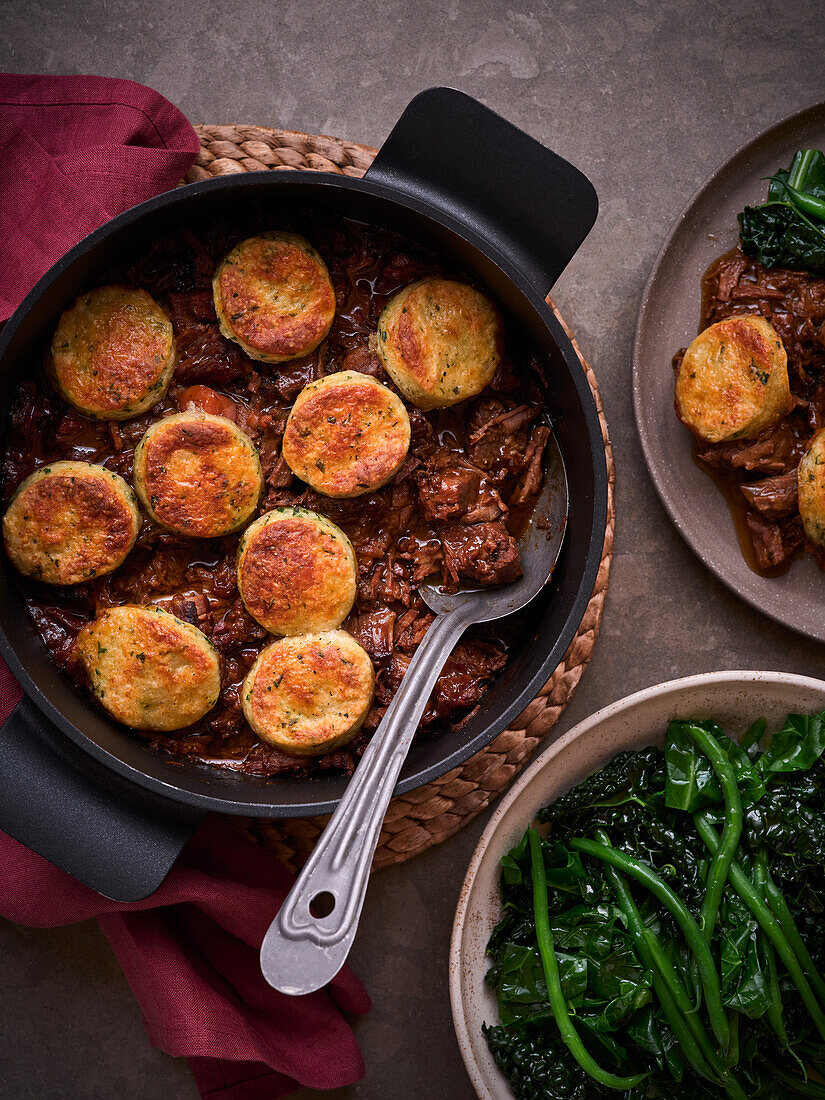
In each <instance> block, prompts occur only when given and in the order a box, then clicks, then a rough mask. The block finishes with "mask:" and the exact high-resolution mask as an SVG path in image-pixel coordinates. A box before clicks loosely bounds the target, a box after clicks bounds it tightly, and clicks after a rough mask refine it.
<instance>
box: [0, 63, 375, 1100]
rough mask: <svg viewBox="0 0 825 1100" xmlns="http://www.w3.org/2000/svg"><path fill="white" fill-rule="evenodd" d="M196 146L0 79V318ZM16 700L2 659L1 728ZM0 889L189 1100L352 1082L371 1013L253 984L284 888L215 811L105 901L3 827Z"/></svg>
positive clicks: (92, 89) (356, 1004)
mask: <svg viewBox="0 0 825 1100" xmlns="http://www.w3.org/2000/svg"><path fill="white" fill-rule="evenodd" d="M198 148H199V144H198V139H197V136H196V134H195V132H194V130H193V129H192V127H191V126H190V125H189V123H188V122H187V120H186V119H185V118H184V116H183V115H182V114H181V113H180V111H178V110H177V108H176V107H174V106H172V104H171V103H169V102H168V101H167V100H165V99H164V98H163V97H162V96H160V95H158V94H157V92H153V91H152V90H151V89H149V88H145V87H143V86H142V85H140V84H134V83H132V82H131V81H128V80H110V79H106V78H103V77H73V76H72V77H39V76H14V75H4V74H0V322H2V321H4V320H6V319H7V318H8V317H9V316H10V315H11V313H12V312H13V311H14V309H15V308H16V306H17V305H18V304H19V302H20V300H21V299H22V298H23V297H24V295H25V294H26V293H27V292H28V291H29V290H30V289H31V287H32V286H33V285H34V284H35V282H36V281H37V280H38V279H39V278H40V276H41V275H42V274H43V273H44V272H45V271H46V270H47V269H48V268H49V267H50V266H51V265H52V264H53V263H54V262H55V261H56V260H57V259H59V258H60V256H62V255H63V254H64V253H65V252H66V250H67V249H69V248H70V247H71V246H72V245H73V244H76V243H77V241H79V240H80V239H81V238H82V237H83V236H84V235H85V234H87V233H89V232H91V231H92V230H93V229H95V228H97V226H99V225H101V224H102V223H103V222H105V221H107V220H108V219H109V218H111V217H112V216H113V215H115V214H117V213H119V212H121V211H122V210H126V209H128V207H130V206H133V205H134V204H135V203H137V202H141V201H142V200H143V199H146V198H149V197H151V196H152V195H156V194H159V193H160V192H161V191H165V190H168V189H169V188H170V187H174V186H175V184H176V183H177V182H178V180H180V178H181V177H182V176H183V175H184V173H185V172H186V170H187V169H188V168H189V166H190V165H191V164H192V162H193V160H194V158H195V155H196V153H197V150H198ZM21 695H22V692H21V689H20V687H19V686H18V684H17V683H16V682H15V680H14V678H13V677H12V675H11V673H10V672H9V670H8V668H6V666H5V665H4V664H3V663H2V661H0V724H2V723H3V722H5V720H6V718H7V717H8V715H9V714H10V713H11V711H12V710H13V708H14V706H15V705H16V704H17V702H18V701H19V699H20V697H21ZM0 752H2V733H1V732H0ZM0 882H2V886H3V888H2V891H0V914H2V915H3V916H5V917H7V918H8V919H9V920H13V921H16V922H17V923H19V924H26V925H31V926H34V927H40V928H51V927H55V926H57V925H62V924H71V923H73V922H75V921H80V920H87V919H88V918H90V917H96V918H97V920H98V922H99V924H100V926H101V928H102V929H103V931H104V932H105V934H106V936H107V937H108V939H109V942H110V943H111V945H112V947H113V949H114V951H115V953H116V955H117V957H118V959H119V961H120V964H121V966H122V967H123V970H124V972H125V974H126V977H127V979H128V981H129V984H130V985H131V987H132V990H133V992H134V994H135V996H136V997H137V999H138V1002H139V1004H140V1007H141V1011H142V1013H143V1022H144V1025H145V1027H146V1031H147V1032H148V1034H149V1038H150V1040H151V1042H152V1043H153V1044H154V1045H155V1046H158V1047H160V1048H161V1050H164V1051H166V1052H167V1054H172V1055H175V1056H183V1057H187V1058H189V1061H190V1065H191V1067H192V1070H193V1073H194V1075H195V1080H196V1082H197V1085H198V1088H199V1090H200V1093H201V1096H203V1097H210V1098H212V1100H218V1098H220V1100H264V1097H266V1098H272V1097H278V1096H283V1095H285V1094H286V1093H288V1092H292V1091H293V1090H294V1089H296V1088H299V1087H300V1086H302V1085H304V1086H309V1087H311V1088H316V1089H329V1088H338V1087H340V1086H343V1085H347V1084H351V1083H352V1082H353V1081H357V1080H359V1079H360V1078H361V1077H362V1076H363V1073H364V1064H363V1060H362V1058H361V1053H360V1051H359V1049H358V1046H357V1045H356V1042H355V1038H354V1036H353V1034H352V1031H351V1030H350V1027H349V1025H348V1024H347V1022H346V1021H345V1019H344V1017H343V1016H342V1015H341V1012H342V1011H343V1012H351V1013H364V1012H367V1011H369V1008H370V1001H369V997H368V996H367V994H366V992H365V991H364V989H363V987H362V985H361V983H360V982H359V981H358V979H357V978H356V977H355V976H354V975H353V974H352V972H351V971H349V970H348V969H347V968H345V969H344V970H343V971H342V972H341V973H340V974H339V975H338V977H337V978H336V979H335V980H334V981H333V982H331V983H330V985H329V987H328V989H327V991H324V992H320V993H314V994H311V995H310V996H308V997H300V998H293V997H286V996H284V995H283V994H281V993H277V992H276V991H275V990H274V989H271V988H270V987H269V986H268V985H267V984H266V982H265V981H264V979H263V976H262V974H261V971H260V966H259V963H258V951H259V949H260V946H261V941H262V939H263V936H264V933H265V932H266V929H267V927H268V926H269V923H270V921H271V920H272V918H273V917H274V916H275V914H276V913H277V911H278V909H279V907H280V905H281V903H282V902H283V900H284V898H285V897H286V895H287V892H288V891H289V888H290V886H291V885H292V879H291V876H290V875H289V873H288V872H287V871H286V869H285V868H284V867H283V866H282V865H281V864H279V863H278V862H277V861H276V860H275V859H274V858H273V857H272V856H271V855H270V854H269V853H268V852H266V851H265V850H264V849H262V848H260V847H259V846H257V845H255V844H253V843H252V842H251V841H248V840H246V839H245V838H244V837H243V836H242V835H241V834H240V833H239V832H238V831H237V830H236V829H234V828H233V827H232V826H231V825H229V824H228V823H226V822H225V821H223V820H221V819H220V818H217V817H210V818H207V819H206V821H205V822H204V824H203V825H202V826H201V827H200V828H199V829H198V831H197V832H196V833H195V836H194V837H193V838H192V840H191V841H190V842H189V844H188V845H187V847H186V848H185V850H184V852H183V854H182V855H181V857H180V859H179V860H178V862H177V864H176V865H175V867H174V869H173V870H172V872H171V874H170V875H169V877H168V879H167V880H166V882H165V883H164V884H163V885H162V886H161V887H160V889H159V890H157V891H156V892H155V893H154V894H153V895H152V896H151V897H150V898H147V899H146V900H144V901H141V902H135V903H131V904H120V903H116V902H112V901H109V900H108V899H106V898H104V897H101V895H99V894H97V893H95V892H94V891H93V890H90V889H89V888H88V887H86V886H83V885H81V883H79V882H76V881H75V880H74V879H73V878H71V877H70V876H69V875H67V874H65V872H63V871H61V870H59V869H58V868H57V867H55V866H54V865H53V864H51V863H49V862H48V861H47V860H45V859H43V858H41V857H40V856H38V855H35V853H34V852H31V851H29V850H28V849H27V848H25V847H23V845H21V844H18V843H17V841H15V840H12V839H11V837H8V836H6V835H5V834H3V833H0Z"/></svg>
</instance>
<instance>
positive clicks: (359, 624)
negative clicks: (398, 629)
mask: <svg viewBox="0 0 825 1100" xmlns="http://www.w3.org/2000/svg"><path fill="white" fill-rule="evenodd" d="M395 619H396V615H395V612H394V611H391V610H390V608H389V607H378V608H375V610H373V611H363V612H361V613H359V614H357V615H350V617H349V618H348V619H347V621H346V622H345V623H344V630H347V631H349V633H350V634H351V635H352V636H353V638H355V640H356V641H357V642H359V643H360V644H361V645H362V646H363V647H364V649H365V650H366V651H367V653H369V655H370V657H372V658H373V660H376V659H377V658H379V657H389V656H390V654H391V653H392V651H393V627H394V626H395Z"/></svg>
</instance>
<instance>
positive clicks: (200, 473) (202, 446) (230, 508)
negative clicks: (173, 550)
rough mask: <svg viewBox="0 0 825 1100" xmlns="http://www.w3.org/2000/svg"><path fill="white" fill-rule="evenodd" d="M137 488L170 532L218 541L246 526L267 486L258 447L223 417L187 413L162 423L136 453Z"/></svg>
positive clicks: (151, 512)
mask: <svg viewBox="0 0 825 1100" xmlns="http://www.w3.org/2000/svg"><path fill="white" fill-rule="evenodd" d="M133 476H134V485H135V489H136V490H137V494H138V496H139V497H140V500H141V503H142V504H143V506H144V508H145V509H146V511H147V512H148V513H149V515H150V516H151V517H152V519H153V520H154V521H155V523H158V524H160V525H161V526H162V527H165V528H166V529H167V530H168V531H174V532H176V533H177V534H179V535H190V536H192V537H193V538H216V537H217V536H219V535H226V534H228V533H229V532H230V531H237V530H238V528H239V527H243V525H244V524H245V523H246V521H247V520H248V519H249V517H250V516H251V515H252V513H253V512H254V511H255V509H256V508H257V506H258V501H259V499H260V496H261V488H262V485H263V476H262V474H261V463H260V460H259V458H258V452H257V450H256V448H255V445H254V443H253V442H252V440H251V439H250V438H249V436H248V435H246V433H245V432H242V431H241V429H240V428H239V427H238V426H237V424H235V423H233V422H232V421H231V420H227V419H226V418H225V417H223V416H214V415H213V414H211V413H203V412H182V413H176V414H175V415H173V416H167V417H165V418H164V419H162V420H158V421H156V422H155V423H154V424H152V425H151V426H150V427H149V428H148V429H147V431H146V434H145V435H144V436H143V438H142V439H141V441H140V443H139V444H138V445H137V447H136V449H135V459H134V467H133Z"/></svg>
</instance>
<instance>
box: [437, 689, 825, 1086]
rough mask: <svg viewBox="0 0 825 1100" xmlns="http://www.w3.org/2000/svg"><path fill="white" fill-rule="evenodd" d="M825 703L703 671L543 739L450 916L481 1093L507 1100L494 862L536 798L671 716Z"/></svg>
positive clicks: (815, 694) (752, 713) (456, 1019)
mask: <svg viewBox="0 0 825 1100" xmlns="http://www.w3.org/2000/svg"><path fill="white" fill-rule="evenodd" d="M823 709H825V682H823V681H820V680H814V679H811V678H809V677H806V676H794V675H791V674H789V673H784V672H712V673H707V674H704V675H701V676H688V677H686V678H685V679H682V680H671V681H670V682H668V683H665V684H658V685H656V686H655V687H651V688H647V689H645V690H644V691H640V692H637V693H636V694H635V695H629V696H628V697H627V698H626V699H621V700H619V702H617V703H612V704H611V705H610V706H608V707H605V708H604V709H603V710H600V711H598V712H597V713H596V714H594V715H592V717H590V718H587V719H585V721H584V722H581V723H580V724H579V725H578V726H576V727H575V728H574V729H572V730H570V732H569V733H566V734H565V735H564V736H563V737H561V738H559V740H558V741H556V742H555V743H554V744H553V745H551V746H550V747H549V748H548V749H547V751H546V752H544V753H542V755H541V756H540V757H539V758H538V760H536V761H535V762H534V763H533V764H532V765H531V766H530V767H529V768H528V769H527V771H526V772H525V773H524V774H523V775H522V777H521V778H520V779H519V781H518V782H517V783H516V784H515V785H514V786H513V787H512V789H511V790H510V792H509V793H508V794H507V796H506V797H505V798H504V799H503V801H502V802H501V805H500V806H499V807H498V809H497V810H496V812H495V813H494V814H493V816H492V818H491V819H490V822H489V824H488V825H487V828H486V829H485V830H484V833H483V834H482V837H481V840H479V842H478V846H477V847H476V850H475V852H474V853H473V858H472V860H471V861H470V866H469V868H468V870H467V876H466V878H465V879H464V884H463V886H462V887H461V895H460V897H459V901H458V908H457V909H456V914H455V921H454V923H453V934H452V941H451V944H450V1001H451V1004H452V1012H453V1023H454V1025H455V1030H456V1035H457V1037H458V1044H459V1047H460V1049H461V1056H462V1058H463V1059H464V1065H465V1066H466V1067H467V1072H468V1074H469V1075H470V1080H471V1081H472V1083H473V1085H474V1087H475V1090H476V1092H477V1093H478V1095H479V1097H481V1098H482V1100H512V1092H511V1091H510V1087H509V1085H508V1083H507V1080H506V1078H505V1077H504V1075H503V1074H502V1073H501V1072H500V1071H499V1069H498V1067H497V1066H496V1064H495V1062H494V1061H493V1058H492V1056H491V1054H490V1052H489V1051H488V1049H487V1044H486V1042H485V1040H484V1036H483V1034H482V1032H481V1026H482V1024H483V1023H485V1022H487V1023H495V1022H497V1020H498V1016H497V1009H496V1000H495V997H494V995H493V992H492V990H491V989H490V988H489V987H488V986H487V985H486V983H485V981H484V975H485V974H486V972H487V970H488V969H489V960H488V959H487V957H486V948H487V941H488V939H489V937H490V933H491V932H492V930H493V928H494V927H495V925H496V924H497V922H498V920H499V917H500V915H501V902H500V898H499V889H498V883H499V863H500V860H501V857H502V856H503V855H505V853H506V852H508V851H509V849H510V848H512V847H513V845H514V844H516V843H517V842H518V840H519V839H520V837H521V836H522V834H523V833H524V831H525V829H526V828H527V827H528V826H529V825H530V824H531V823H532V821H533V819H534V817H535V815H536V813H537V812H538V810H539V809H540V808H541V807H542V806H546V805H547V803H548V802H552V801H553V799H554V798H558V796H559V795H561V794H564V792H565V791H567V790H569V789H570V788H571V787H573V786H575V785H576V784H577V783H579V782H581V780H582V779H584V778H586V777H587V776H588V775H590V774H591V773H592V772H594V771H596V770H597V769H598V768H601V767H603V766H604V765H605V764H606V763H608V761H609V760H611V759H612V758H613V757H614V756H615V755H616V754H617V753H619V752H623V751H625V750H626V749H640V748H644V747H645V746H646V745H654V744H659V745H663V744H664V735H665V730H666V728H667V725H668V722H669V721H670V720H671V719H672V718H677V717H678V718H715V719H716V720H717V721H718V722H720V723H721V724H722V725H723V726H724V728H725V729H726V730H728V731H729V732H732V733H734V734H742V733H744V732H745V730H747V729H748V728H749V726H750V725H751V724H752V722H754V721H755V720H756V719H757V718H760V717H764V718H765V719H766V720H767V722H768V729H769V730H775V729H776V728H777V727H778V726H779V724H780V723H781V722H782V720H783V719H784V717H785V715H786V714H788V713H789V712H798V713H814V712H815V711H819V710H823Z"/></svg>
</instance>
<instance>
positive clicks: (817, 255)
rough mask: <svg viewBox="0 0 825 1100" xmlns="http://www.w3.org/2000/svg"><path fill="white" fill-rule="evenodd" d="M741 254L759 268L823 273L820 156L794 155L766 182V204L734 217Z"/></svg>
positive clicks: (824, 165)
mask: <svg viewBox="0 0 825 1100" xmlns="http://www.w3.org/2000/svg"><path fill="white" fill-rule="evenodd" d="M739 225H740V237H741V241H742V250H743V251H744V252H745V254H746V255H747V256H750V257H752V258H753V259H755V260H758V261H759V262H760V263H761V264H762V265H763V266H764V267H790V268H794V269H796V270H803V271H811V272H814V273H816V274H819V273H822V272H825V155H823V154H822V153H821V152H820V151H819V150H817V149H803V150H800V151H799V152H798V153H796V154H795V156H794V158H793V161H792V162H791V167H790V169H780V170H779V171H778V172H776V173H775V175H774V176H773V177H772V178H771V182H770V187H769V188H768V201H767V202H766V203H763V204H762V205H761V206H755V207H754V206H746V207H745V209H744V210H743V211H742V213H741V214H740V215H739Z"/></svg>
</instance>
